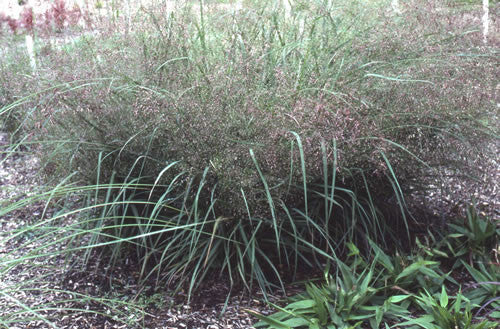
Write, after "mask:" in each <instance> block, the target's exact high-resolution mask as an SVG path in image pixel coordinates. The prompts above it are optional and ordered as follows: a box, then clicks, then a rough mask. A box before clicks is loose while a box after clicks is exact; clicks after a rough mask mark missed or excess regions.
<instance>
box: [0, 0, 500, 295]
mask: <svg viewBox="0 0 500 329" xmlns="http://www.w3.org/2000/svg"><path fill="white" fill-rule="evenodd" d="M414 4H415V3H414V2H410V4H409V5H408V6H407V8H406V7H405V8H406V12H405V15H406V16H405V17H404V19H402V17H400V16H397V15H392V14H388V13H387V12H386V9H387V8H386V3H385V2H384V1H379V2H375V1H374V2H370V4H366V2H365V1H351V2H349V3H345V2H343V1H333V0H332V1H323V2H320V1H315V2H310V3H301V4H300V5H297V6H295V7H293V10H292V11H291V12H289V13H287V12H284V11H283V10H282V9H281V8H280V7H273V6H272V5H270V4H268V3H264V2H263V3H255V4H252V5H248V7H246V8H243V9H241V10H239V11H224V10H219V9H217V7H216V6H215V5H203V4H202V5H195V4H191V3H186V4H185V6H183V7H179V8H177V10H176V11H173V12H162V11H161V10H158V8H156V9H155V8H143V9H141V11H140V12H138V14H137V16H136V20H134V21H132V25H131V28H130V32H129V33H127V34H123V33H119V31H117V30H107V31H104V30H103V31H100V33H99V34H95V35H87V36H82V37H81V38H79V39H78V40H76V41H75V42H74V43H72V44H71V45H62V46H60V47H59V46H51V45H47V46H45V47H44V48H43V52H42V50H40V56H38V58H37V60H38V66H39V70H38V72H37V74H36V75H29V74H27V75H24V76H19V77H18V79H16V80H15V82H14V81H11V79H8V76H9V74H12V73H11V72H10V71H9V70H7V69H6V70H2V73H1V75H2V77H3V80H4V81H6V83H7V85H8V86H12V88H14V87H15V88H17V89H16V90H17V91H16V93H15V96H16V98H15V99H16V100H17V103H15V104H14V106H7V107H6V108H5V109H4V110H3V112H5V114H9V115H13V116H15V117H20V118H21V119H20V122H21V128H20V129H22V130H24V131H25V132H26V133H27V136H28V137H27V141H28V142H29V143H30V145H32V149H33V150H34V151H35V152H37V154H38V155H39V156H40V157H41V158H42V162H43V164H44V173H45V175H46V176H47V178H49V179H59V178H60V177H68V175H70V174H73V173H74V176H72V179H74V181H75V182H78V183H79V184H82V185H84V186H94V187H95V191H93V192H92V193H90V194H89V195H86V196H85V198H84V200H86V202H87V203H88V204H86V205H92V206H91V209H93V210H95V212H92V211H91V212H82V216H83V217H82V221H84V222H86V223H87V224H88V225H90V228H89V230H91V231H92V232H94V233H95V235H94V236H93V239H95V240H94V241H95V245H100V243H101V242H98V241H101V239H102V241H105V242H102V243H103V246H109V247H110V249H111V252H110V253H108V255H106V257H111V259H112V261H111V263H115V262H117V261H120V260H123V258H124V257H122V256H121V255H122V251H123V250H124V249H128V247H129V246H130V245H131V249H134V248H136V250H137V252H136V255H137V257H136V259H137V260H138V261H139V263H140V264H142V269H143V270H142V272H141V274H142V277H143V278H146V279H149V278H151V277H154V276H156V277H157V278H161V276H160V275H159V273H161V272H162V271H166V273H167V274H168V275H167V276H166V277H167V280H166V281H167V282H171V281H174V280H176V279H179V278H180V279H181V280H182V281H183V282H187V283H188V284H189V287H190V291H191V290H192V289H194V288H195V287H196V286H197V285H198V284H199V282H201V280H199V279H202V278H204V277H206V276H207V275H208V273H213V272H215V271H214V269H217V270H219V271H222V272H224V273H226V274H228V275H229V277H230V280H231V282H236V281H239V280H241V281H243V283H244V285H246V286H247V287H248V288H249V289H250V288H251V284H252V282H255V281H256V282H257V283H258V284H259V286H260V287H261V288H262V289H267V288H269V287H273V286H276V285H281V284H282V282H281V278H282V274H281V273H280V271H279V268H281V267H282V266H285V267H286V268H288V269H292V268H297V267H298V266H299V265H302V264H303V265H304V266H306V267H315V266H317V265H318V264H321V263H322V262H324V260H325V259H331V260H333V258H332V257H333V256H332V253H333V252H334V251H339V250H338V249H342V243H343V242H345V241H346V240H348V239H349V240H353V241H354V242H356V243H358V244H359V245H363V244H364V245H367V241H368V239H367V237H369V238H371V239H372V240H374V241H377V242H381V243H383V244H385V245H386V246H389V245H393V244H396V245H398V244H399V245H400V244H404V243H403V241H402V239H401V236H402V235H401V233H403V234H404V236H405V240H407V241H411V239H407V238H406V237H408V236H409V235H410V234H411V233H412V232H411V231H412V228H413V226H410V225H412V224H414V223H415V222H418V223H421V224H422V223H428V222H430V221H431V220H432V219H433V218H430V217H428V216H427V214H426V213H425V211H423V212H422V213H423V215H422V216H415V215H414V213H412V209H410V208H409V206H410V205H411V203H408V202H406V199H407V197H408V196H410V194H411V193H416V192H415V190H417V192H421V193H424V194H425V193H426V192H427V190H426V187H425V185H427V182H429V181H431V182H433V183H435V180H437V179H438V178H439V177H440V176H443V174H444V173H446V172H445V171H444V170H445V169H446V170H451V171H452V172H453V173H455V172H456V171H457V170H459V169H460V170H464V168H465V169H466V170H467V172H468V173H474V170H476V169H480V167H479V165H478V164H480V163H481V160H482V159H483V156H484V154H487V152H488V147H489V146H490V145H491V144H493V143H492V142H494V141H495V137H494V136H495V133H496V131H497V126H496V122H497V121H496V120H497V117H496V114H495V113H496V112H495V110H496V105H495V104H493V103H492V102H491V101H490V99H491V94H492V92H493V90H494V88H495V87H494V86H495V79H494V78H495V76H496V74H495V73H494V72H495V69H494V64H495V59H494V51H493V50H491V49H486V50H484V49H483V48H479V46H478V45H476V44H475V43H474V41H473V39H474V38H473V36H474V35H475V33H476V32H473V31H472V32H471V31H469V30H466V29H464V30H459V31H458V32H456V33H455V34H453V35H452V36H450V35H449V32H450V31H449V30H448V29H449V27H448V26H443V23H442V22H441V21H439V20H440V19H441V18H442V16H440V15H442V14H434V12H430V11H425V10H423V9H422V8H424V9H425V5H427V3H425V4H424V5H422V6H424V7H420V6H417V7H416V8H412V7H411V6H410V5H414ZM415 5H416V4H415ZM446 13H447V15H449V16H450V17H453V13H452V12H449V11H447V12H446ZM425 15H427V16H425ZM443 15H444V14H443ZM423 18H425V19H426V20H427V21H429V22H430V23H429V24H425V25H421V24H420V22H421V21H422V19H423ZM438 21H439V22H438ZM452 24H454V23H452ZM416 26H418V27H419V28H418V29H417V28H416ZM469 32H470V33H469ZM445 47H446V51H443V50H442V49H443V48H445ZM13 48H15V47H13ZM8 51H9V52H12V53H14V52H15V49H13V50H8ZM479 53H481V56H479V55H478V54H479ZM16 84H22V85H23V86H25V87H26V88H25V89H22V88H19V86H18V85H16ZM464 86H468V89H464V88H465V87H464ZM470 90H475V92H471V91H470ZM19 95H22V96H25V97H24V98H22V97H19ZM492 136H493V137H492ZM483 141H485V142H483ZM478 148H479V151H478V150H477V149H478ZM436 177H437V178H436ZM114 184H119V185H120V184H121V186H118V187H117V188H110V186H114ZM134 184H141V188H144V189H146V191H145V193H144V194H145V195H147V197H144V195H142V196H140V197H139V199H136V198H135V197H132V198H129V197H128V196H129V194H127V192H128V191H130V188H131V187H132V189H133V190H134V191H135V188H134ZM435 185H436V186H438V185H439V184H435ZM122 190H123V191H122ZM94 192H95V193H94ZM124 195H127V197H124ZM144 203H146V204H147V206H148V207H147V208H149V210H148V211H146V212H144V213H142V209H141V211H138V207H140V205H141V204H142V205H144ZM127 205H128V206H127ZM141 207H142V206H141ZM133 209H136V211H134V210H133ZM163 209H166V210H165V211H163ZM141 213H142V214H141ZM85 216H88V217H89V218H90V220H89V219H88V218H87V219H85ZM134 218H135V220H134ZM161 223H162V224H161ZM162 225H163V226H162ZM123 227H126V228H127V229H125V230H123V229H122V228H123ZM159 237H162V238H161V239H159ZM110 241H114V242H110ZM124 245H129V246H127V248H124V247H123V246H124ZM115 247H116V248H115ZM172 248H173V249H172ZM172 250H174V251H172ZM186 250H189V252H186ZM340 252H342V250H340ZM151 259H154V261H153V262H151V261H150V260H151ZM292 276H293V275H292Z"/></svg>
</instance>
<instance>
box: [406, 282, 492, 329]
mask: <svg viewBox="0 0 500 329" xmlns="http://www.w3.org/2000/svg"><path fill="white" fill-rule="evenodd" d="M454 299H455V300H454V302H453V303H451V302H450V297H449V296H448V293H447V292H446V288H445V287H444V286H442V289H441V293H440V294H436V295H431V294H430V293H429V292H428V291H426V290H424V292H421V293H420V295H418V296H415V301H416V303H417V305H418V306H419V307H420V308H421V309H422V310H423V311H424V312H425V314H426V315H424V316H421V317H418V318H416V319H410V320H408V321H406V322H403V323H400V324H399V325H400V326H410V325H417V326H418V327H421V328H426V329H434V328H436V327H437V328H441V329H456V328H459V329H483V328H496V326H497V323H493V322H490V321H487V320H484V321H482V322H473V320H477V318H475V317H474V316H473V314H472V311H471V308H472V307H473V306H475V305H474V304H472V303H471V301H470V300H469V299H467V298H466V297H465V296H464V295H462V293H461V292H460V291H459V292H458V293H457V295H456V296H455V297H454Z"/></svg>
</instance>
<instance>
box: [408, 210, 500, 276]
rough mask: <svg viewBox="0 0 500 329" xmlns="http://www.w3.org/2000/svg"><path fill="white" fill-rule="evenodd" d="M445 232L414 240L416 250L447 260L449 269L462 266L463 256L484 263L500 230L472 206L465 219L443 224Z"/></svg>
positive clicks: (492, 249) (499, 236)
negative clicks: (442, 235)
mask: <svg viewBox="0 0 500 329" xmlns="http://www.w3.org/2000/svg"><path fill="white" fill-rule="evenodd" d="M447 228H448V230H449V231H448V233H447V234H445V236H444V237H443V238H442V239H439V240H438V239H437V238H436V237H435V236H434V234H432V233H431V232H429V234H428V235H427V236H426V237H425V241H424V242H421V241H420V240H419V239H418V238H417V240H416V243H417V247H418V248H419V252H420V253H421V254H423V255H425V256H426V257H429V258H434V259H447V260H448V261H452V262H453V268H454V269H455V268H457V267H459V266H462V264H463V261H462V259H463V258H465V257H466V258H468V260H467V261H468V262H469V263H472V262H480V263H482V262H485V261H487V260H488V259H489V255H491V254H492V253H493V252H495V250H496V248H498V241H499V240H500V229H499V228H497V227H496V225H495V223H494V222H493V221H492V220H490V219H488V218H483V217H481V216H480V215H479V214H478V212H477V210H476V209H475V208H474V207H473V206H469V207H468V208H467V215H466V218H465V219H463V220H456V221H454V222H451V223H448V224H447Z"/></svg>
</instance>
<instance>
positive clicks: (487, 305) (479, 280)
mask: <svg viewBox="0 0 500 329" xmlns="http://www.w3.org/2000/svg"><path fill="white" fill-rule="evenodd" d="M462 263H463V266H464V267H465V268H466V269H467V271H468V272H469V274H470V275H471V276H472V277H473V279H474V280H475V283H474V284H472V285H471V286H470V287H469V288H468V289H467V290H466V291H465V292H464V295H465V296H467V298H469V299H470V300H471V301H472V302H473V303H474V304H476V305H481V309H480V311H481V312H482V311H483V310H484V313H487V310H491V311H490V313H491V315H490V316H491V317H494V318H496V319H500V312H498V310H500V298H499V295H500V268H499V266H498V264H493V263H488V264H484V263H477V265H476V267H477V268H476V267H472V266H470V265H469V264H467V263H465V262H463V261H462ZM480 311H478V312H477V313H481V312H480ZM484 313H483V314H484Z"/></svg>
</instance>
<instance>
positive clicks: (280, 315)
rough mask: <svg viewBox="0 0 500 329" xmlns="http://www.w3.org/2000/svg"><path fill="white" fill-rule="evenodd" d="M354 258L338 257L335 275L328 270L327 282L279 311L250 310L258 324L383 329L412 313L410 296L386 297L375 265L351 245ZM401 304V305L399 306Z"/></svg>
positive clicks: (286, 326) (312, 288)
mask: <svg viewBox="0 0 500 329" xmlns="http://www.w3.org/2000/svg"><path fill="white" fill-rule="evenodd" d="M350 250H351V256H352V255H354V260H353V261H352V263H351V265H347V264H346V263H343V262H341V261H340V260H337V261H336V262H335V264H336V266H337V273H336V275H335V276H331V275H329V273H328V271H327V272H326V273H325V279H326V282H325V283H324V284H322V285H320V286H317V285H315V284H313V283H308V284H307V285H306V292H305V293H304V294H303V295H299V296H296V297H294V299H293V300H294V302H292V303H290V304H288V305H287V306H285V307H284V308H281V307H279V306H276V305H274V306H275V307H276V308H277V309H278V310H279V312H277V313H275V314H273V315H271V316H263V315H261V314H258V313H256V312H252V311H249V312H250V313H251V314H253V315H255V316H256V317H258V318H259V319H260V320H261V321H260V322H259V323H257V324H256V325H255V326H256V327H270V328H295V327H298V328H303V327H309V328H358V327H359V326H360V325H361V324H369V325H370V326H371V328H374V329H375V328H379V326H380V325H381V323H382V322H383V321H384V320H387V321H388V320H389V319H395V318H398V317H399V316H401V315H403V314H408V311H407V308H408V305H409V302H408V301H405V300H406V299H407V298H408V297H410V296H409V295H394V296H391V297H390V298H387V299H385V298H384V297H381V296H379V295H378V293H379V292H380V291H381V290H382V289H383V288H384V287H383V286H380V285H379V284H378V283H377V281H378V280H380V278H379V277H377V276H376V271H375V266H376V264H377V262H373V263H372V265H371V266H366V263H365V261H364V260H362V259H361V258H360V255H359V251H358V250H357V248H355V247H354V246H353V245H351V247H350ZM401 302H402V303H401ZM398 303H401V305H398Z"/></svg>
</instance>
